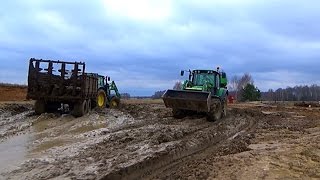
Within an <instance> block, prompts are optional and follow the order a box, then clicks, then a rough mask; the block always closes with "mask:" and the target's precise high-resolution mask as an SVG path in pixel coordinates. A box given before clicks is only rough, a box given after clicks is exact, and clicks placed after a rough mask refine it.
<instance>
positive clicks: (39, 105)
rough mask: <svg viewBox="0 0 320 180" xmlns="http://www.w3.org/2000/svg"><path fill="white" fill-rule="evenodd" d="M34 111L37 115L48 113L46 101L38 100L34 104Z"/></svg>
mask: <svg viewBox="0 0 320 180" xmlns="http://www.w3.org/2000/svg"><path fill="white" fill-rule="evenodd" d="M34 111H35V113H36V114H38V115H40V114H42V113H45V112H46V102H45V101H44V100H36V102H35V104H34Z"/></svg>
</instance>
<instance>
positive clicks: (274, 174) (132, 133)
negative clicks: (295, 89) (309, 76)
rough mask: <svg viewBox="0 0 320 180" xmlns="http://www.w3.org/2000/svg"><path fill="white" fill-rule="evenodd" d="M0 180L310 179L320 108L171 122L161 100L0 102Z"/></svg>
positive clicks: (317, 174) (318, 169)
mask: <svg viewBox="0 0 320 180" xmlns="http://www.w3.org/2000/svg"><path fill="white" fill-rule="evenodd" d="M0 114H1V115H0V124H1V126H0V140H1V143H0V161H1V163H0V164H1V165H0V172H1V175H2V177H3V178H5V179H21V178H22V177H23V178H24V179H41V178H43V179H47V178H57V179H276V178H280V179H301V178H303V179H312V178H314V179H317V178H320V145H319V143H318V142H320V109H319V108H312V107H311V108H306V107H293V106H280V105H277V106H275V105H272V104H262V103H251V104H249V103H247V104H236V105H231V106H230V108H229V115H228V117H227V118H225V119H223V120H220V121H217V122H208V121H207V120H206V118H205V117H204V116H203V115H192V116H187V117H185V118H182V119H174V118H172V116H171V112H170V109H166V108H165V107H164V105H163V104H162V103H161V102H153V101H143V100H142V101H135V102H126V103H125V104H123V106H122V107H121V108H120V109H105V110H104V111H99V112H98V111H92V112H90V113H89V114H88V115H86V116H84V117H81V118H74V117H72V116H70V115H67V114H63V115H61V114H42V115H41V116H36V115H34V113H33V110H32V105H30V104H28V103H22V104H13V103H10V104H3V105H1V106H0Z"/></svg>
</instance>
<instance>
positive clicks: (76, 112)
mask: <svg viewBox="0 0 320 180" xmlns="http://www.w3.org/2000/svg"><path fill="white" fill-rule="evenodd" d="M87 112H88V104H87V101H86V100H83V101H80V102H77V103H76V104H75V105H74V108H73V110H72V115H73V116H75V117H81V116H83V115H85V114H86V113H87Z"/></svg>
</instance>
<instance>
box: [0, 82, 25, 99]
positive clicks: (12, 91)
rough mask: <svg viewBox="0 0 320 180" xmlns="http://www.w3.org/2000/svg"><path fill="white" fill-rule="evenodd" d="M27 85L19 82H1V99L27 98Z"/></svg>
mask: <svg viewBox="0 0 320 180" xmlns="http://www.w3.org/2000/svg"><path fill="white" fill-rule="evenodd" d="M26 95H27V86H25V85H17V84H3V83H1V84H0V101H23V100H26Z"/></svg>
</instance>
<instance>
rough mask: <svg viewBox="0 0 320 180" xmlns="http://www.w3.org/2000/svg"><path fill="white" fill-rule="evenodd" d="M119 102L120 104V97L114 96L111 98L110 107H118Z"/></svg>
mask: <svg viewBox="0 0 320 180" xmlns="http://www.w3.org/2000/svg"><path fill="white" fill-rule="evenodd" d="M119 104H120V99H119V98H118V97H116V96H113V97H112V98H111V99H110V102H109V107H110V108H117V107H119Z"/></svg>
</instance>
